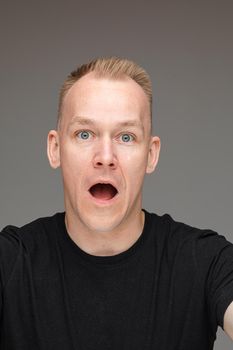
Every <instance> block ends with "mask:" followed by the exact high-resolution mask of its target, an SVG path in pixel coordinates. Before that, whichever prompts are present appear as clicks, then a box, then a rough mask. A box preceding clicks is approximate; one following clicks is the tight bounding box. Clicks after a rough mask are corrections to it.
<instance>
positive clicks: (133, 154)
mask: <svg viewBox="0 0 233 350" xmlns="http://www.w3.org/2000/svg"><path fill="white" fill-rule="evenodd" d="M121 164H122V168H123V169H122V170H123V172H124V174H125V176H126V177H129V178H130V179H131V182H132V183H134V184H136V183H138V184H141V182H142V181H143V178H144V175H145V172H146V167H147V155H146V152H145V151H143V152H142V151H141V150H137V149H135V150H129V151H128V152H124V153H123V154H122V162H121Z"/></svg>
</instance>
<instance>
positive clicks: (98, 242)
mask: <svg viewBox="0 0 233 350" xmlns="http://www.w3.org/2000/svg"><path fill="white" fill-rule="evenodd" d="M144 221H145V214H144V212H143V211H142V210H140V211H139V212H138V214H137V215H136V216H135V214H134V215H132V219H130V218H129V219H128V220H127V222H125V223H124V224H122V225H121V227H118V228H116V229H115V230H112V231H111V232H96V231H91V230H89V229H88V228H86V227H84V226H83V225H81V224H80V220H79V219H78V218H75V217H74V218H73V217H72V216H71V215H68V214H67V213H66V215H65V224H66V228H67V232H68V234H69V236H70V237H71V239H72V240H73V241H74V242H75V243H76V244H77V245H78V246H79V248H81V249H82V250H83V251H85V252H86V253H88V254H91V255H95V256H112V255H116V254H120V253H122V252H124V251H126V250H127V249H129V248H130V247H131V246H132V245H133V244H134V243H135V242H136V241H137V240H138V238H139V237H140V235H141V233H142V230H143V226H144Z"/></svg>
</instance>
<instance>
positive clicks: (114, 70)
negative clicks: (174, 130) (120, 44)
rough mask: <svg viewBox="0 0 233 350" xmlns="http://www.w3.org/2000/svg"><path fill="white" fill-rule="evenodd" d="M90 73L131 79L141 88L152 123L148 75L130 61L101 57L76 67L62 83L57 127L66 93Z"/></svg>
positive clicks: (101, 76) (112, 77) (150, 89)
mask: <svg viewBox="0 0 233 350" xmlns="http://www.w3.org/2000/svg"><path fill="white" fill-rule="evenodd" d="M90 72H95V74H96V76H97V77H99V78H103V77H107V78H110V79H116V80H117V79H123V78H125V77H128V78H131V79H133V80H134V81H135V82H136V83H137V84H138V85H140V86H141V88H142V89H143V91H144V92H145V94H146V96H147V98H148V102H149V106H150V117H151V121H152V84H151V80H150V77H149V75H148V73H147V72H146V71H145V70H144V69H143V68H142V67H140V66H139V65H138V64H137V63H135V62H133V61H131V60H128V59H123V58H119V57H101V58H96V59H94V60H92V61H90V62H88V63H85V64H83V65H81V66H79V67H77V68H76V69H75V70H74V71H72V72H71V73H70V74H69V75H68V77H67V78H66V80H65V81H64V83H63V85H62V87H61V90H60V95H59V106H58V125H59V123H60V120H61V117H62V107H63V102H64V98H65V96H66V94H67V92H68V91H69V89H70V88H71V87H72V86H73V85H74V84H75V83H76V82H77V81H78V80H79V79H81V78H82V77H83V76H84V75H86V74H88V73H90Z"/></svg>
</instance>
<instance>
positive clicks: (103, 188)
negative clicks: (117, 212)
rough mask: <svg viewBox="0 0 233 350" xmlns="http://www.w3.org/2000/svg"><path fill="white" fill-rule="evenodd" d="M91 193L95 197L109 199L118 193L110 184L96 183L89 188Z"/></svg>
mask: <svg viewBox="0 0 233 350" xmlns="http://www.w3.org/2000/svg"><path fill="white" fill-rule="evenodd" d="M89 192H90V193H91V195H92V196H93V197H94V198H96V199H101V200H110V199H112V198H113V197H115V196H116V194H117V193H118V191H117V189H116V188H115V187H114V186H113V185H111V184H102V183H97V184H95V185H93V186H91V188H90V189H89Z"/></svg>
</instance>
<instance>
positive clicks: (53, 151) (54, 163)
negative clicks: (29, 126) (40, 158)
mask: <svg viewBox="0 0 233 350" xmlns="http://www.w3.org/2000/svg"><path fill="white" fill-rule="evenodd" d="M47 155H48V159H49V163H50V166H51V167H52V168H53V169H56V168H58V167H59V166H60V143H59V135H58V132H57V131H56V130H50V131H49V133H48V138H47Z"/></svg>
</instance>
